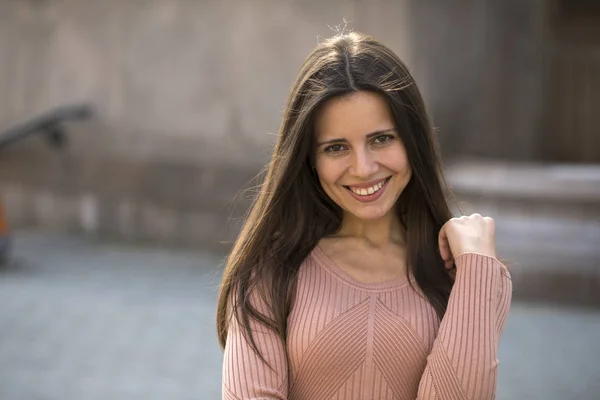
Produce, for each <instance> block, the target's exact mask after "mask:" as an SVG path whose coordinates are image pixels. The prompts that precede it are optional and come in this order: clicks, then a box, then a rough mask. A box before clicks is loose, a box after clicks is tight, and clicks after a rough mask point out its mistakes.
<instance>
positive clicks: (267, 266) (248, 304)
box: [217, 32, 453, 358]
mask: <svg viewBox="0 0 600 400" xmlns="http://www.w3.org/2000/svg"><path fill="white" fill-rule="evenodd" d="M360 90H365V91H372V92H375V93H379V94H380V95H382V96H384V98H385V99H386V100H387V103H388V105H389V107H390V110H391V113H392V117H393V119H394V122H395V124H396V128H397V130H398V133H399V135H400V137H401V139H402V141H403V143H404V146H405V148H406V152H407V154H408V159H409V162H410V165H411V168H412V177H411V180H410V181H409V183H408V185H407V186H406V188H405V189H404V191H403V192H402V194H401V195H400V198H399V199H398V202H397V205H396V213H397V215H398V217H399V219H400V221H401V222H402V225H403V226H404V228H405V229H406V232H407V235H406V236H407V245H408V257H409V265H410V268H411V273H412V275H413V276H414V277H415V280H416V282H417V284H418V286H419V287H420V289H421V290H422V291H423V293H424V295H425V296H426V298H427V300H428V301H429V302H430V304H431V305H432V306H433V307H434V308H435V310H436V312H437V315H438V316H439V317H440V319H441V318H442V317H443V315H444V313H445V310H446V306H447V303H448V297H449V295H450V290H451V288H452V283H453V282H452V279H451V278H450V276H449V275H448V273H447V272H446V270H445V268H444V263H443V261H442V259H441V256H440V254H439V249H438V240H437V237H438V232H439V230H440V228H441V227H442V225H443V224H444V223H445V222H446V221H447V220H448V219H450V217H451V214H450V211H449V208H448V205H447V202H446V189H445V188H446V186H445V184H444V180H443V177H442V171H441V163H440V159H439V152H438V149H437V142H436V139H435V137H434V134H433V129H432V126H431V125H430V122H429V118H428V115H427V112H426V109H425V106H424V103H423V100H422V98H421V94H420V93H419V90H418V88H417V86H416V84H415V82H414V80H413V78H412V76H411V75H410V73H409V71H408V69H407V68H406V66H405V65H404V64H403V63H402V61H401V60H400V59H399V58H398V57H397V56H396V55H395V54H394V53H393V52H392V51H391V50H390V49H388V48H387V47H385V46H384V45H382V44H381V43H379V42H378V41H377V40H375V39H373V38H371V37H369V36H365V35H361V34H358V33H354V32H351V33H343V34H339V35H337V36H335V37H333V38H331V39H329V40H327V41H325V42H323V43H321V44H319V45H318V46H317V47H316V48H315V49H314V50H313V51H312V53H311V54H310V55H309V56H308V57H307V59H306V60H305V61H304V64H303V65H302V67H301V69H300V72H299V74H298V77H297V79H296V82H295V84H294V85H293V88H292V91H291V94H290V96H289V99H288V102H287V106H286V108H285V112H284V116H283V122H282V124H281V127H280V129H279V133H278V137H277V141H276V144H275V148H274V151H273V155H272V158H271V161H270V163H269V164H268V166H267V171H266V176H265V179H264V183H263V184H262V186H261V187H260V191H259V193H258V196H257V197H256V199H255V201H254V203H253V205H252V207H251V208H250V211H249V214H248V217H247V220H246V222H245V224H244V226H243V228H242V230H241V233H240V235H239V237H238V239H237V241H236V242H235V245H234V247H233V250H232V252H231V254H230V256H229V258H228V260H227V265H226V267H225V272H224V275H223V280H222V283H221V290H220V293H219V302H218V308H217V331H218V336H219V342H220V344H221V346H223V347H224V346H225V342H226V339H227V331H228V327H229V323H230V319H229V318H232V317H233V318H236V319H237V321H238V323H239V324H240V327H241V328H242V332H243V334H244V335H245V337H246V339H247V340H248V341H249V343H250V345H251V346H252V348H253V349H254V350H255V351H256V352H257V354H259V356H261V358H262V355H261V354H260V353H259V352H258V349H257V347H256V344H255V342H254V339H253V336H252V332H251V329H250V321H251V320H254V321H257V322H258V323H260V324H263V325H264V326H265V327H267V328H268V329H271V330H273V331H274V332H276V333H277V334H278V335H279V336H280V338H281V340H282V341H283V342H284V343H285V341H286V339H287V318H288V315H289V313H290V310H291V308H292V305H293V301H294V295H295V287H296V276H297V273H298V269H299V267H300V265H301V263H302V261H303V260H304V259H305V258H306V257H307V256H308V255H309V253H310V251H311V250H312V249H313V248H314V247H315V246H316V245H317V243H318V242H319V240H320V239H321V238H323V237H325V236H329V235H332V234H335V233H336V232H338V231H339V229H340V227H341V223H342V212H341V209H340V208H339V207H338V206H337V205H336V204H335V203H334V202H333V201H332V200H331V199H330V198H329V197H328V196H327V195H326V194H325V192H324V191H323V189H322V188H321V185H320V183H319V181H318V178H317V176H316V175H315V173H314V171H313V169H312V167H311V164H312V161H313V157H314V151H315V147H314V146H315V143H314V140H315V135H314V121H315V115H316V114H317V113H318V111H319V108H320V106H321V105H323V104H324V102H326V101H327V100H329V99H332V98H334V97H338V96H345V95H348V94H351V93H353V92H356V91H360ZM251 293H252V294H253V296H254V294H257V295H259V296H260V297H259V299H261V303H262V304H265V305H266V307H267V308H266V312H265V311H264V310H263V311H259V310H258V309H257V307H256V304H255V302H254V301H251V300H250V299H251V296H250V294H251ZM253 298H255V297H253Z"/></svg>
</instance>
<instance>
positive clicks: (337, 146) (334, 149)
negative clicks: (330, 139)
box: [324, 144, 344, 153]
mask: <svg viewBox="0 0 600 400" xmlns="http://www.w3.org/2000/svg"><path fill="white" fill-rule="evenodd" d="M343 150H344V145H342V144H332V145H331V146H327V147H325V150H324V151H325V153H337V152H340V151H343Z"/></svg>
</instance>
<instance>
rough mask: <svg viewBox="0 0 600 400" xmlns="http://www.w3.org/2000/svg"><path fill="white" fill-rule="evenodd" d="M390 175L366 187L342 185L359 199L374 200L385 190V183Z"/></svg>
mask: <svg viewBox="0 0 600 400" xmlns="http://www.w3.org/2000/svg"><path fill="white" fill-rule="evenodd" d="M390 179H391V177H387V178H385V179H382V180H380V181H379V182H376V183H374V184H372V185H371V186H368V187H357V186H344V187H345V188H346V189H347V190H348V191H349V192H350V194H351V195H352V197H354V198H355V199H357V200H359V201H363V202H364V201H374V200H377V199H378V198H379V196H380V195H381V193H383V191H384V190H385V188H386V186H387V183H388V182H389V181H390Z"/></svg>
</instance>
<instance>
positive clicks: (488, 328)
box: [217, 33, 512, 400]
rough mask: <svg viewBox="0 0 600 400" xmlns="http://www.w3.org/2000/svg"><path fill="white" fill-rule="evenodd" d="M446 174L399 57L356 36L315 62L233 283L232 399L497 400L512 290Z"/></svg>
mask: <svg viewBox="0 0 600 400" xmlns="http://www.w3.org/2000/svg"><path fill="white" fill-rule="evenodd" d="M440 165H441V163H440V158H439V156H438V152H437V144H436V141H435V137H434V135H433V131H432V129H431V125H430V122H429V118H428V115H427V113H426V111H425V106H424V104H423V100H422V98H421V95H420V93H419V90H418V89H417V86H416V84H415V82H414V80H413V78H412V76H411V75H410V73H409V71H408V69H407V68H406V66H405V65H404V64H403V63H402V61H400V59H399V58H398V57H397V56H396V55H395V54H394V53H393V52H392V51H390V50H389V49H388V48H387V47H385V46H384V45H383V44H381V43H380V42H378V41H377V40H375V39H373V38H371V37H369V36H364V35H360V34H357V33H344V34H340V35H337V36H335V37H333V38H331V39H329V40H327V41H325V42H323V43H321V44H319V45H318V46H317V47H316V48H315V49H314V50H313V52H312V53H311V54H309V56H308V57H307V59H306V60H305V62H304V64H303V66H302V68H301V70H300V73H299V75H298V77H297V79H296V82H295V84H294V86H293V88H292V92H291V94H290V97H289V99H288V103H287V107H286V111H285V114H284V117H283V122H282V124H281V128H280V130H279V135H278V138H277V143H276V145H275V149H274V151H273V155H272V159H271V162H270V164H269V166H268V171H267V175H266V178H265V182H264V183H263V185H262V187H261V190H260V192H259V194H258V197H257V198H256V200H255V202H254V204H253V205H252V208H251V210H250V213H249V216H248V219H247V221H246V222H245V224H244V226H243V229H242V231H241V233H240V236H239V237H238V239H237V241H236V243H235V246H234V248H233V250H232V252H231V255H230V257H229V258H228V260H227V266H226V269H225V272H224V275H223V281H222V285H221V292H220V294H219V305H218V310H217V329H218V335H219V340H220V343H221V345H222V346H223V347H224V351H225V354H224V359H223V385H222V388H223V398H224V399H228V400H239V399H309V400H313V399H319V400H320V399H347V400H348V399H384V400H385V399H396V400H397V399H412V400H414V399H415V398H416V399H445V400H454V399H478V400H484V399H492V398H494V392H495V388H496V376H497V366H498V360H497V348H498V341H499V338H500V335H501V333H502V330H503V328H504V323H505V321H506V316H507V314H508V309H509V306H510V301H511V289H512V285H511V280H510V275H509V273H508V271H507V270H506V267H505V266H504V265H502V264H501V263H500V262H499V261H498V260H497V259H496V257H495V255H496V254H495V245H494V222H493V220H492V219H491V218H489V217H482V216H481V215H479V214H473V215H471V216H462V217H459V218H452V216H451V214H450V211H449V208H448V204H447V201H446V189H445V186H444V180H443V177H442V171H441V168H440Z"/></svg>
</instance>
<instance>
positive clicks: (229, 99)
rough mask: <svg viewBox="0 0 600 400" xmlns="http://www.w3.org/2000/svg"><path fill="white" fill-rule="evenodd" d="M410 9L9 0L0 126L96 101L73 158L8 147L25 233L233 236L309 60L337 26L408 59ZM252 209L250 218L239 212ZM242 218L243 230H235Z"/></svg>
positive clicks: (349, 0)
mask: <svg viewBox="0 0 600 400" xmlns="http://www.w3.org/2000/svg"><path fill="white" fill-rule="evenodd" d="M407 5H408V1H406V2H402V1H399V2H397V1H388V0H373V1H369V2H365V1H359V0H330V1H327V2H324V1H317V0H305V1H275V0H252V1H248V0H221V1H219V0H193V1H192V0H128V1H121V0H103V1H96V0H48V1H34V0H22V1H11V0H0V60H1V61H2V68H0V96H1V97H0V131H1V130H2V129H3V128H6V127H9V126H12V125H14V124H15V123H18V122H21V121H23V120H26V119H28V118H31V117H33V116H35V115H37V114H39V113H41V112H45V111H47V110H48V109H51V108H53V107H56V106H60V105H64V104H71V103H77V102H91V103H92V104H93V106H94V107H95V110H96V113H97V114H96V116H95V118H94V119H93V120H92V121H90V122H85V123H82V124H71V125H70V126H69V128H70V130H71V132H72V134H71V135H70V136H69V139H70V141H69V142H70V143H69V147H68V148H67V149H66V150H63V151H60V152H53V151H51V150H49V149H48V148H47V147H46V146H45V145H44V142H43V141H42V140H41V138H32V139H30V140H27V141H23V142H21V143H18V144H17V145H15V146H12V147H11V148H9V149H4V150H2V152H0V193H2V196H3V197H4V198H5V202H6V204H7V207H8V209H9V214H10V217H11V221H12V223H13V226H17V227H18V226H30V225H34V226H43V227H49V228H51V229H58V230H74V231H85V232H88V233H90V234H94V233H99V234H108V235H111V236H116V237H119V238H126V239H138V238H141V239H145V240H148V239H149V240H158V241H161V242H166V243H170V242H172V243H183V244H186V245H190V244H192V245H193V244H196V243H211V244H214V243H218V242H220V241H223V240H225V241H231V240H232V239H233V237H234V236H235V233H236V224H237V223H238V222H239V219H234V220H233V221H231V219H230V217H231V215H232V214H233V215H234V216H239V215H241V214H242V213H243V210H244V207H245V205H247V201H246V200H243V199H242V200H240V201H239V202H235V201H232V198H233V197H234V196H235V195H236V194H238V192H239V191H240V188H242V187H244V186H247V185H248V182H249V181H250V180H251V179H252V178H253V177H254V176H255V175H256V174H257V173H258V172H259V170H260V167H261V166H262V165H263V164H264V162H265V161H266V160H267V159H268V156H269V152H270V147H271V144H272V143H273V141H274V135H273V134H274V133H276V132H277V129H278V125H279V123H280V118H281V112H282V110H283V107H284V104H285V100H286V97H287V94H288V91H289V88H290V86H291V84H292V82H293V78H294V75H295V74H296V72H297V70H298V68H299V66H300V64H301V62H302V60H303V59H304V57H305V56H306V55H307V54H308V52H309V51H310V50H311V49H312V48H313V47H314V46H315V44H316V43H317V40H318V37H329V36H331V35H332V34H334V33H335V28H336V26H337V25H340V26H341V25H343V21H344V19H347V20H348V21H349V26H350V27H351V28H352V29H355V30H359V31H364V32H368V33H370V34H373V35H375V36H376V37H378V38H380V39H381V40H382V41H384V42H385V43H386V44H388V45H389V46H390V47H391V48H392V49H394V50H395V51H396V52H398V53H399V54H400V55H401V56H402V57H403V58H405V59H406V61H407V62H408V63H409V64H410V48H409V43H410V38H409V32H410V30H409V22H410V18H409V17H408V15H407V11H406V9H407ZM234 203H239V204H240V206H239V207H238V208H236V210H237V211H232V207H233V204H234ZM226 221H230V222H226Z"/></svg>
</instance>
